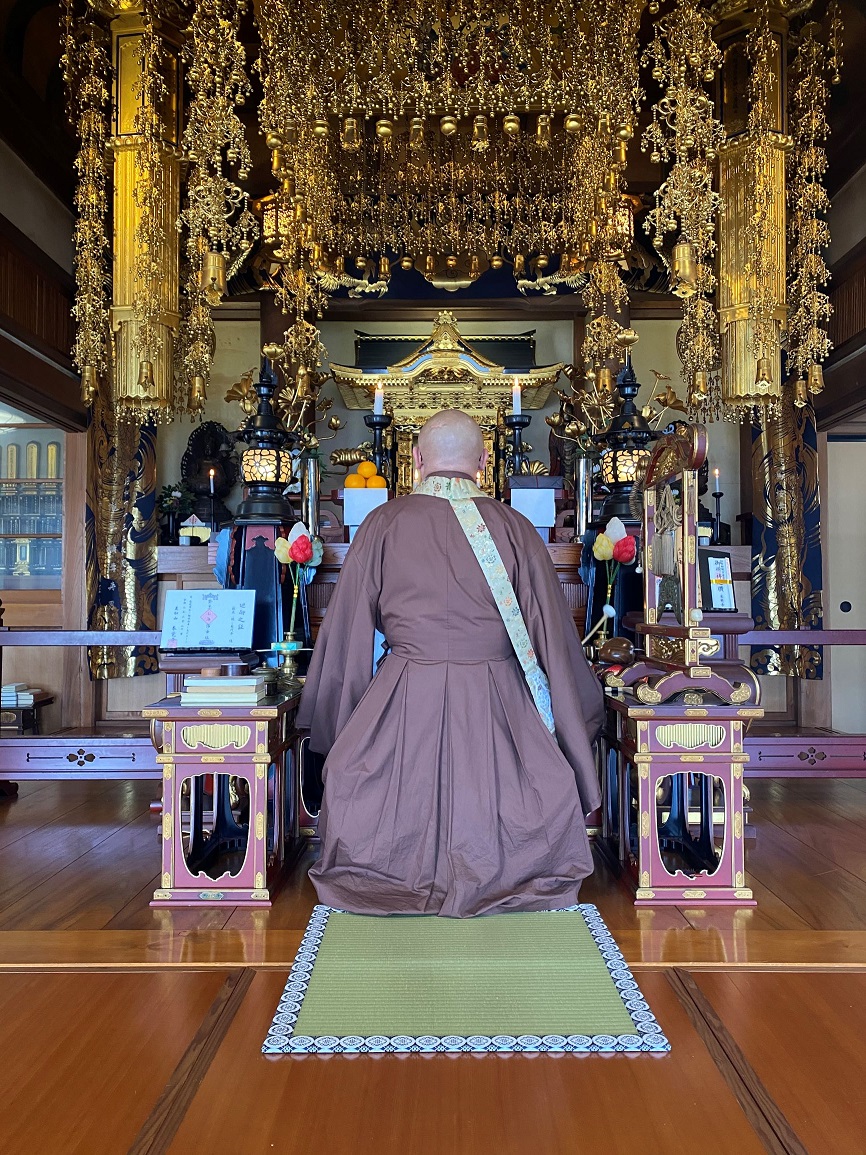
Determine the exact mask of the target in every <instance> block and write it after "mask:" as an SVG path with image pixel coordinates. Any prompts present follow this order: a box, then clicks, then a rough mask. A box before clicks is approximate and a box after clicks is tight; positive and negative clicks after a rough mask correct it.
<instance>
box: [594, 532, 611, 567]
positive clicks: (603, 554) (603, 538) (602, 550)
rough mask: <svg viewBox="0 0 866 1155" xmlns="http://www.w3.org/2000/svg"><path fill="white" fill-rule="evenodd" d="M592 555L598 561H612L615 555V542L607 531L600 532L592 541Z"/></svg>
mask: <svg viewBox="0 0 866 1155" xmlns="http://www.w3.org/2000/svg"><path fill="white" fill-rule="evenodd" d="M592 556H593V557H594V558H596V560H597V561H610V560H611V558H612V557H613V542H612V541H611V540H610V538H609V537H608V536H607V534H606V533H600V534H599V535H598V537H597V538H596V539H595V541H594V542H593V543H592Z"/></svg>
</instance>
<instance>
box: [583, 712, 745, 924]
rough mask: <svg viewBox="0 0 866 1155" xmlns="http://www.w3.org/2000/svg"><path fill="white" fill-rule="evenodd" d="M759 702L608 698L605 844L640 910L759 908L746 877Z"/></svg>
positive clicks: (604, 746) (604, 759) (604, 742)
mask: <svg viewBox="0 0 866 1155" xmlns="http://www.w3.org/2000/svg"><path fill="white" fill-rule="evenodd" d="M753 714H754V707H737V706H730V705H721V704H719V705H708V706H705V707H689V706H685V705H684V704H682V703H678V702H674V703H670V704H667V705H659V706H655V707H648V706H645V705H643V703H642V702H640V701H639V700H638V699H637V698H636V696H635V695H634V694H633V693H632V692H631V691H625V692H622V693H619V694H614V695H609V696H608V699H607V725H606V729H605V733H604V734H603V736H602V762H603V766H604V774H603V779H604V781H603V791H602V793H603V811H602V838H601V842H600V845H601V847H602V849H603V851H604V853H605V856H606V857H608V858H612V859H614V860H615V861H616V862H617V863H618V865H619V866H620V867H621V868H622V870H623V872H624V875H625V877H626V878H627V879H628V880H629V881H630V883H631V884H632V886H633V888H634V891H635V905H636V906H658V905H663V906H671V905H683V904H687V903H695V902H700V904H701V905H702V906H754V905H755V900H754V898H753V895H752V891H751V889H750V888H749V886H748V883H747V879H746V873H745V851H744V833H745V819H744V813H743V801H744V797H743V771H744V767H745V766H746V764H747V763H748V761H749V756H748V754H746V753H745V752H744V750H743V736H744V732H745V730H746V728H747V727H748V725H749V722H750V721H751V718H752V716H753Z"/></svg>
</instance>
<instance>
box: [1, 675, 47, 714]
mask: <svg viewBox="0 0 866 1155" xmlns="http://www.w3.org/2000/svg"><path fill="white" fill-rule="evenodd" d="M41 693H42V691H41V690H35V689H33V688H32V687H31V686H28V685H27V683H26V682H9V683H8V684H7V685H5V686H2V687H0V707H2V708H4V709H6V710H15V709H20V708H21V707H22V706H32V705H33V703H34V701H35V696H36V694H41Z"/></svg>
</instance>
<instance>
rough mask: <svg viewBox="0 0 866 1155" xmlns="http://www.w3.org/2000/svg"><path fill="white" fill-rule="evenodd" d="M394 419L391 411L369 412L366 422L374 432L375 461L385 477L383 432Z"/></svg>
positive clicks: (366, 415)
mask: <svg viewBox="0 0 866 1155" xmlns="http://www.w3.org/2000/svg"><path fill="white" fill-rule="evenodd" d="M393 420H394V418H393V416H392V415H391V414H390V413H367V414H365V416H364V424H365V425H366V426H367V428H368V429H369V430H370V431H371V432H372V434H373V463H374V465H375V466H376V469H377V470H378V471H379V473H381V474H382V476H383V477H384V476H385V475H384V473H383V471H382V467H383V465H384V463H385V451H384V449H383V447H382V434H383V433H384V432H385V430H386V429H387V428H388V426H389V425H390V424H391V422H392V421H393Z"/></svg>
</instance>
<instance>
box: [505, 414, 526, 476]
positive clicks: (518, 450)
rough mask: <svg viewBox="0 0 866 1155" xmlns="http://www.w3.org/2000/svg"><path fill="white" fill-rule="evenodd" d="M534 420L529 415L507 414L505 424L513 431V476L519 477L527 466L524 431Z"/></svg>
mask: <svg viewBox="0 0 866 1155" xmlns="http://www.w3.org/2000/svg"><path fill="white" fill-rule="evenodd" d="M531 420H532V418H531V417H530V416H529V414H528V413H506V415H505V424H506V425H507V427H508V428H509V429H510V430H511V476H512V477H519V476H520V475H521V473H523V467H524V465H525V464H526V454H525V453H524V452H523V430H524V429H526V427H527V426H528V425H529V423H530V421H531Z"/></svg>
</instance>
